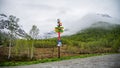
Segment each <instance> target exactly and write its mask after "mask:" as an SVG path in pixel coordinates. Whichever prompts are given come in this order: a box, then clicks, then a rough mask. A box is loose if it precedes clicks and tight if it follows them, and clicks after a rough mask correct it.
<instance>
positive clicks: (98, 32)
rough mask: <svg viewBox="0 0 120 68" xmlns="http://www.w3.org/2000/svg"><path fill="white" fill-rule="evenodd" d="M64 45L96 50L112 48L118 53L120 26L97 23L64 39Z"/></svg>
mask: <svg viewBox="0 0 120 68" xmlns="http://www.w3.org/2000/svg"><path fill="white" fill-rule="evenodd" d="M62 40H63V44H68V45H73V46H77V47H79V48H83V49H88V48H91V49H90V50H92V49H93V48H94V47H95V48H94V49H95V50H97V49H99V48H111V49H112V50H113V51H117V50H118V48H119V47H120V43H119V41H120V25H118V24H110V23H107V22H97V23H94V24H92V26H90V27H89V28H86V29H84V30H82V31H79V32H78V33H77V34H74V35H71V36H64V37H63V38H62ZM94 49H93V50H94Z"/></svg>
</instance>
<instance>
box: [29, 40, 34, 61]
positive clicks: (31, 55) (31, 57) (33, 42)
mask: <svg viewBox="0 0 120 68" xmlns="http://www.w3.org/2000/svg"><path fill="white" fill-rule="evenodd" d="M33 46H34V40H33V41H32V46H31V57H30V58H31V59H32V58H33V50H34V49H33V48H34V47H33Z"/></svg>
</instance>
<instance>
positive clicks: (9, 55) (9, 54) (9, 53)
mask: <svg viewBox="0 0 120 68" xmlns="http://www.w3.org/2000/svg"><path fill="white" fill-rule="evenodd" d="M11 44H12V43H11V38H10V44H9V52H8V59H10V57H11Z"/></svg>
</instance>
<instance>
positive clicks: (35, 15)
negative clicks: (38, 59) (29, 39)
mask: <svg viewBox="0 0 120 68" xmlns="http://www.w3.org/2000/svg"><path fill="white" fill-rule="evenodd" d="M119 3H120V0H0V9H1V10H0V13H5V14H8V15H10V14H12V15H15V16H17V17H18V18H20V22H19V24H21V25H22V27H23V28H24V30H25V31H26V32H29V30H30V28H31V26H32V25H33V24H35V25H37V26H38V27H39V29H40V32H41V33H44V32H49V31H52V30H54V27H55V26H56V25H57V23H56V19H57V18H60V19H61V21H62V22H63V26H64V27H68V25H69V24H73V25H75V24H74V21H76V20H79V19H81V18H82V17H83V16H84V15H86V14H88V13H103V14H105V13H106V14H109V15H111V16H112V17H115V18H118V19H120V14H119V12H120V7H119ZM72 21H73V23H69V22H72ZM76 26H77V24H76Z"/></svg>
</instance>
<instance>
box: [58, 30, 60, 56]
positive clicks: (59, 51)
mask: <svg viewBox="0 0 120 68" xmlns="http://www.w3.org/2000/svg"><path fill="white" fill-rule="evenodd" d="M59 41H60V32H58V45H59ZM58 58H60V46H58Z"/></svg>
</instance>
